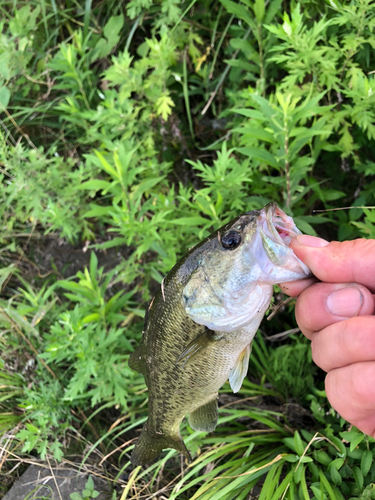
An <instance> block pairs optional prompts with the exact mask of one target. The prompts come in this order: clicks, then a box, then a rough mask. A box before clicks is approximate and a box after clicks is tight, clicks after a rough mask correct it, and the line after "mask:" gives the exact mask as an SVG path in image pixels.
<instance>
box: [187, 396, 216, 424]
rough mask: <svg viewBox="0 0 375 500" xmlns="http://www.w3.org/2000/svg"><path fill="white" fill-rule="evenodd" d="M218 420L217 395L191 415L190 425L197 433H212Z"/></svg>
mask: <svg viewBox="0 0 375 500" xmlns="http://www.w3.org/2000/svg"><path fill="white" fill-rule="evenodd" d="M217 419H218V411H217V394H216V395H215V398H214V399H211V400H210V401H208V403H205V404H203V405H202V406H198V408H197V409H196V410H194V411H193V412H191V413H190V414H189V425H190V427H191V428H192V429H194V430H195V431H204V432H212V431H213V430H214V429H215V427H216V425H217Z"/></svg>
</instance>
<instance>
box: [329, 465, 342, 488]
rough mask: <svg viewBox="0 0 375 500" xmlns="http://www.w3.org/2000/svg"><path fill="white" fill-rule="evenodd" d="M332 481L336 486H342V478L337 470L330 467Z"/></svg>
mask: <svg viewBox="0 0 375 500" xmlns="http://www.w3.org/2000/svg"><path fill="white" fill-rule="evenodd" d="M330 473H331V479H332V482H333V484H334V485H335V486H340V484H341V483H342V477H341V475H340V473H339V471H338V470H337V469H335V468H334V467H330Z"/></svg>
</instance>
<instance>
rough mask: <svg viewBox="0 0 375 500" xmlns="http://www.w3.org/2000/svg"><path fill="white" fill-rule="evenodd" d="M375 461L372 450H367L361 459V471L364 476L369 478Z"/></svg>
mask: <svg viewBox="0 0 375 500" xmlns="http://www.w3.org/2000/svg"><path fill="white" fill-rule="evenodd" d="M372 461H373V455H372V452H371V451H370V450H365V451H364V452H363V455H362V458H361V471H362V474H363V475H364V476H367V474H368V472H369V470H370V468H371V465H372Z"/></svg>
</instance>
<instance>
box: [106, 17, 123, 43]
mask: <svg viewBox="0 0 375 500" xmlns="http://www.w3.org/2000/svg"><path fill="white" fill-rule="evenodd" d="M123 26H124V16H123V15H122V14H120V15H119V16H113V17H111V18H110V19H109V21H108V23H107V24H106V25H105V26H104V29H103V33H104V36H105V37H106V38H107V39H108V40H113V39H114V38H115V37H117V36H118V35H119V33H120V31H121V29H122V27H123Z"/></svg>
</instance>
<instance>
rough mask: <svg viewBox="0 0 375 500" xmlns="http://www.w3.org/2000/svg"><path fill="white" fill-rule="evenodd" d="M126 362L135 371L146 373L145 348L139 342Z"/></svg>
mask: <svg viewBox="0 0 375 500" xmlns="http://www.w3.org/2000/svg"><path fill="white" fill-rule="evenodd" d="M128 364H129V366H130V368H131V369H132V370H134V371H136V372H139V373H142V375H145V373H146V361H145V349H144V347H143V344H142V343H141V344H140V345H139V346H138V347H137V348H136V350H135V351H134V352H132V353H131V355H130V356H129V361H128Z"/></svg>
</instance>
